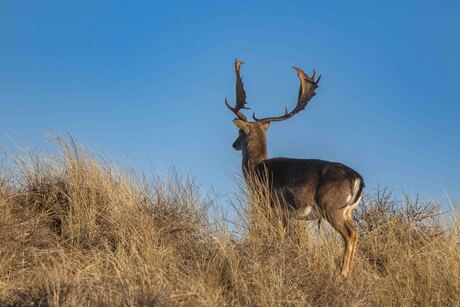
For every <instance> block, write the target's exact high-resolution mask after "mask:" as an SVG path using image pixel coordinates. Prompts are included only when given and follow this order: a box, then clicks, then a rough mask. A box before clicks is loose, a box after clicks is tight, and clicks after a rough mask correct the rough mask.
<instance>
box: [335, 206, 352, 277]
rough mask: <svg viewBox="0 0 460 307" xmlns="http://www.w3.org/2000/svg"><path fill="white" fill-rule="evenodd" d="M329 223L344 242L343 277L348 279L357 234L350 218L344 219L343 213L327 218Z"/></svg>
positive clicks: (336, 213)
mask: <svg viewBox="0 0 460 307" xmlns="http://www.w3.org/2000/svg"><path fill="white" fill-rule="evenodd" d="M327 219H328V221H329V223H330V224H331V225H332V227H334V229H335V230H337V231H338V232H339V233H340V235H341V236H342V238H343V241H344V243H345V244H344V245H345V246H344V251H343V259H342V276H343V277H347V276H348V274H349V273H350V264H351V259H352V258H353V254H354V248H355V246H356V241H357V238H358V235H357V232H356V229H355V227H354V226H353V224H352V223H351V220H350V219H348V217H344V215H343V214H342V212H340V211H338V212H337V211H336V212H334V214H333V215H332V216H331V215H329V216H327Z"/></svg>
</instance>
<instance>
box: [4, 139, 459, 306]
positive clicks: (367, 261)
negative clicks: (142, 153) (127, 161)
mask: <svg viewBox="0 0 460 307" xmlns="http://www.w3.org/2000/svg"><path fill="white" fill-rule="evenodd" d="M58 144H59V146H60V153H59V154H57V155H55V156H43V155H38V154H33V153H30V154H28V156H27V157H25V158H24V157H20V156H14V155H8V156H7V158H6V159H7V160H8V162H7V163H6V164H5V167H4V169H3V170H2V172H1V176H0V212H1V214H0V242H1V243H0V305H1V306H8V305H11V306H12V305H29V306H31V305H33V304H35V305H42V306H43V305H52V306H60V305H66V306H69V305H70V306H81V305H98V306H115V305H132V306H137V305H159V306H178V305H187V306H222V305H232V306H233V305H234V306H248V305H250V306H306V305H312V306H323V305H354V306H371V305H372V306H373V305H397V306H399V305H437V306H441V305H442V306H446V305H450V306H454V305H456V306H458V305H460V253H459V250H460V219H459V217H458V214H456V213H455V210H454V209H452V210H451V211H450V212H449V213H445V214H440V212H439V207H438V205H437V204H434V203H431V202H425V201H421V200H420V199H417V198H415V199H409V198H407V199H403V200H396V199H395V198H394V197H393V196H392V195H391V193H388V192H386V191H385V190H383V191H382V190H381V191H377V192H375V193H373V194H371V195H366V197H365V199H364V200H363V203H362V204H361V206H360V209H359V210H358V212H356V215H355V219H356V224H357V226H358V228H359V232H360V239H359V243H358V252H357V255H356V258H355V260H354V266H353V271H352V273H351V276H350V277H349V278H348V279H343V278H342V277H341V276H340V274H339V266H340V260H341V254H342V242H341V240H340V238H339V236H338V235H337V234H336V233H334V232H332V231H330V230H329V229H328V227H327V226H322V227H321V230H318V229H317V227H316V224H315V223H311V222H310V223H309V224H305V222H300V221H299V222H297V223H296V224H295V225H294V227H293V228H292V229H291V230H290V232H289V233H285V232H284V231H283V229H282V227H280V223H278V222H277V221H276V219H273V218H272V217H270V214H267V210H266V209H264V208H266V207H267V204H266V203H267V202H266V201H265V200H264V199H265V198H264V197H263V195H260V194H257V193H254V191H243V193H241V197H240V198H237V199H236V200H235V201H234V204H236V205H235V206H236V207H237V211H238V212H239V218H238V219H237V221H226V220H225V219H222V218H219V217H218V216H219V215H218V214H215V213H212V214H211V213H210V212H216V209H218V208H215V204H214V205H213V201H212V199H211V200H210V199H208V198H205V197H203V196H202V195H201V194H200V192H199V189H198V188H197V185H196V184H194V182H193V180H190V179H187V178H186V179H183V178H177V177H173V178H154V179H147V178H145V177H143V176H142V175H136V174H133V173H132V172H129V171H123V170H121V169H119V168H117V167H115V166H113V165H112V164H110V163H107V162H104V161H100V159H95V158H94V157H93V156H92V155H90V154H88V153H86V152H85V151H84V150H82V149H81V148H79V147H78V146H77V145H75V144H73V143H72V142H63V141H58ZM247 199H249V203H251V204H252V205H253V206H251V208H249V206H248V205H247V204H246V203H247V202H248V201H246V200H247ZM217 211H218V210H217ZM230 223H231V224H230Z"/></svg>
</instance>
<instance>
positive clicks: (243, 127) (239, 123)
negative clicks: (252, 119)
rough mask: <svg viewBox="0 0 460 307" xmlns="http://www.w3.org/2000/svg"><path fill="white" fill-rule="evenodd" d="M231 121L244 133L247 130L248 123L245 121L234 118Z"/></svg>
mask: <svg viewBox="0 0 460 307" xmlns="http://www.w3.org/2000/svg"><path fill="white" fill-rule="evenodd" d="M232 122H233V124H234V125H235V126H236V127H237V128H238V129H241V130H243V131H244V132H245V133H248V132H249V125H248V123H247V122H245V121H243V120H239V119H236V118H235V119H234V120H233V121H232Z"/></svg>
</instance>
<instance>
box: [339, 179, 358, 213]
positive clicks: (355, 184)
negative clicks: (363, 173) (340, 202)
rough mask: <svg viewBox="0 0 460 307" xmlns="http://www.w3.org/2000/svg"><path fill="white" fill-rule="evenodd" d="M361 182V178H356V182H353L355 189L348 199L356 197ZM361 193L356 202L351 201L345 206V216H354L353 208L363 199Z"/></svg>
mask: <svg viewBox="0 0 460 307" xmlns="http://www.w3.org/2000/svg"><path fill="white" fill-rule="evenodd" d="M360 183H361V180H360V179H355V182H354V183H353V190H352V194H351V195H350V196H349V197H348V198H347V201H348V202H350V201H351V200H352V199H356V194H357V193H358V191H359V185H360ZM361 197H362V196H361V195H360V196H359V198H358V199H357V200H356V201H355V202H354V203H350V204H348V205H347V206H346V207H345V210H344V211H343V216H344V217H348V218H352V214H353V210H354V209H355V208H356V207H357V206H358V204H359V202H360V201H361Z"/></svg>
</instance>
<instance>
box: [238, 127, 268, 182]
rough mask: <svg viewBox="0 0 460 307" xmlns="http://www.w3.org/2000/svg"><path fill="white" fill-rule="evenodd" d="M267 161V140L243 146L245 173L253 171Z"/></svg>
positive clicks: (255, 141) (258, 140)
mask: <svg viewBox="0 0 460 307" xmlns="http://www.w3.org/2000/svg"><path fill="white" fill-rule="evenodd" d="M266 159H267V140H266V139H265V136H264V137H261V138H258V139H256V140H249V142H247V144H246V145H245V146H243V165H242V166H243V173H246V172H247V171H249V170H252V169H253V168H254V167H256V166H257V165H258V164H259V163H260V162H262V161H264V160H266Z"/></svg>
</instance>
